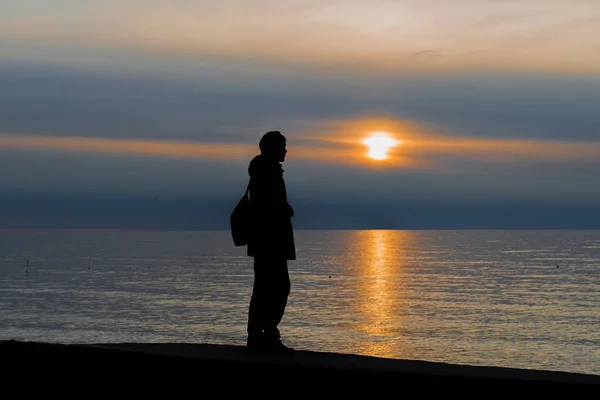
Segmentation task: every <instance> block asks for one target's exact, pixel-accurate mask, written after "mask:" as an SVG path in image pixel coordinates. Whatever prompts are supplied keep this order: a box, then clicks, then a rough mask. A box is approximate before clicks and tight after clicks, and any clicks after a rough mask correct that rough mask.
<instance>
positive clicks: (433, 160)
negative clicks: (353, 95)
mask: <svg viewBox="0 0 600 400" xmlns="http://www.w3.org/2000/svg"><path fill="white" fill-rule="evenodd" d="M313 129H314V132H315V133H313V134H307V135H294V134H291V135H288V152H289V153H288V155H289V159H290V160H308V161H315V162H320V163H331V164H339V165H352V166H361V167H366V168H384V169H414V168H416V169H446V170H447V169H449V168H452V167H453V166H454V165H456V164H455V162H456V160H471V161H474V162H480V163H496V164H498V163H500V164H502V163H532V162H533V163H540V162H567V161H573V162H581V161H592V162H593V161H598V160H600V143H593V142H591V143H584V142H560V141H542V140H520V139H515V140H513V139H498V138H490V139H488V138H470V137H448V136H444V135H441V134H439V133H436V132H434V131H432V130H430V129H427V128H426V127H424V126H421V125H418V124H414V123H410V122H407V121H402V120H395V119H387V118H359V119H350V120H343V121H331V122H327V123H323V124H321V125H320V126H319V125H315V126H313ZM370 132H387V133H389V134H390V135H391V136H392V137H393V138H394V139H396V140H398V141H400V144H399V145H398V146H396V147H394V148H393V149H391V150H390V152H389V156H390V157H389V158H388V159H386V160H372V159H370V158H369V157H367V152H368V149H367V147H366V146H365V145H364V144H363V143H362V141H363V139H364V138H365V137H367V136H368V135H369V133H370ZM1 148H5V149H27V150H56V151H71V152H90V153H100V154H123V155H130V156H140V157H169V158H195V159H210V160H234V159H237V160H248V159H250V158H251V157H253V156H254V155H255V154H257V152H258V146H257V145H248V144H239V143H238V144H236V143H202V142H183V141H166V140H163V141H159V140H131V139H127V140H125V139H100V138H85V137H55V136H30V135H15V134H13V135H8V134H6V135H0V149H1Z"/></svg>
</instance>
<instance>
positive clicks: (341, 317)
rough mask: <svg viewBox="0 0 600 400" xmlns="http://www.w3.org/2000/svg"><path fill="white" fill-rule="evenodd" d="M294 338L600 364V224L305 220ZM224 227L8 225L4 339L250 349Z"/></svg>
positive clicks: (294, 265) (289, 333)
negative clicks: (428, 225)
mask: <svg viewBox="0 0 600 400" xmlns="http://www.w3.org/2000/svg"><path fill="white" fill-rule="evenodd" d="M296 241H297V249H298V251H297V252H298V260H296V261H291V262H290V263H289V269H290V276H291V281H292V291H291V294H290V298H289V302H288V307H287V310H286V313H285V316H284V318H283V321H282V323H281V325H280V328H281V331H282V336H283V341H284V343H285V344H286V345H289V346H292V347H294V348H296V349H299V350H312V351H322V352H338V353H351V354H361V355H370V356H378V357H386V358H399V359H413V360H426V361H436V362H447V363H453V364H468V365H479V366H499V367H513V368H527V369H543V370H553V371H566V372H578V373H591V374H600V334H599V333H598V332H599V331H600V329H599V327H600V231H592V230H590V231H518V230H515V231H510V230H507V231H403V230H397V231H392V230H390V231H386V230H372V231H297V232H296ZM252 280H253V276H252V260H251V259H250V258H249V257H247V256H246V255H245V248H241V247H234V246H233V242H232V240H231V236H230V234H229V232H227V231H215V232H206V231H198V232H195V231H0V340H9V339H14V340H22V341H44V342H59V343H118V342H153V343H158V342H188V343H214V344H234V345H245V340H246V320H247V310H248V302H249V299H250V294H251V287H252Z"/></svg>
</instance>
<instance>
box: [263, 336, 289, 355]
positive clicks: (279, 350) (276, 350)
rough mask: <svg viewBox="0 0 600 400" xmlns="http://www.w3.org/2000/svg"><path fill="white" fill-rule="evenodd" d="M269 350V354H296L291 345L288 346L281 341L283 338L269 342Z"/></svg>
mask: <svg viewBox="0 0 600 400" xmlns="http://www.w3.org/2000/svg"><path fill="white" fill-rule="evenodd" d="M267 352H268V354H273V355H277V356H291V355H293V354H294V352H295V350H294V349H292V348H291V347H287V346H286V345H284V344H283V343H281V340H279V339H277V340H276V341H272V342H270V343H269V344H267Z"/></svg>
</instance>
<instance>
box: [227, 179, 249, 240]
mask: <svg viewBox="0 0 600 400" xmlns="http://www.w3.org/2000/svg"><path fill="white" fill-rule="evenodd" d="M249 191H250V182H248V187H246V193H244V195H243V196H242V198H241V199H240V201H239V202H238V204H237V205H236V206H235V208H234V209H233V211H232V212H231V215H230V217H229V224H230V226H231V236H232V237H233V243H234V244H235V245H236V246H246V245H247V244H248V238H249V236H250V224H251V220H250V218H251V215H250V212H251V210H250V198H249V197H248V192H249Z"/></svg>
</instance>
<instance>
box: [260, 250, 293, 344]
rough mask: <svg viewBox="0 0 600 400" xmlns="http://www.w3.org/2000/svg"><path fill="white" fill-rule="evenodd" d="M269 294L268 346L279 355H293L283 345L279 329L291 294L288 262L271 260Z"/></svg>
mask: <svg viewBox="0 0 600 400" xmlns="http://www.w3.org/2000/svg"><path fill="white" fill-rule="evenodd" d="M268 293H269V294H268V303H267V311H266V314H265V320H264V321H265V325H264V332H265V341H266V342H267V346H269V347H270V348H271V350H273V351H275V352H277V353H285V354H288V353H292V352H293V349H291V348H289V347H286V346H284V345H283V344H282V343H281V340H280V333H279V329H278V325H279V323H280V322H281V319H282V317H283V314H284V313H285V307H286V305H287V300H288V296H289V294H290V277H289V273H288V268H287V261H286V260H271V261H270V262H269V292H268Z"/></svg>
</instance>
